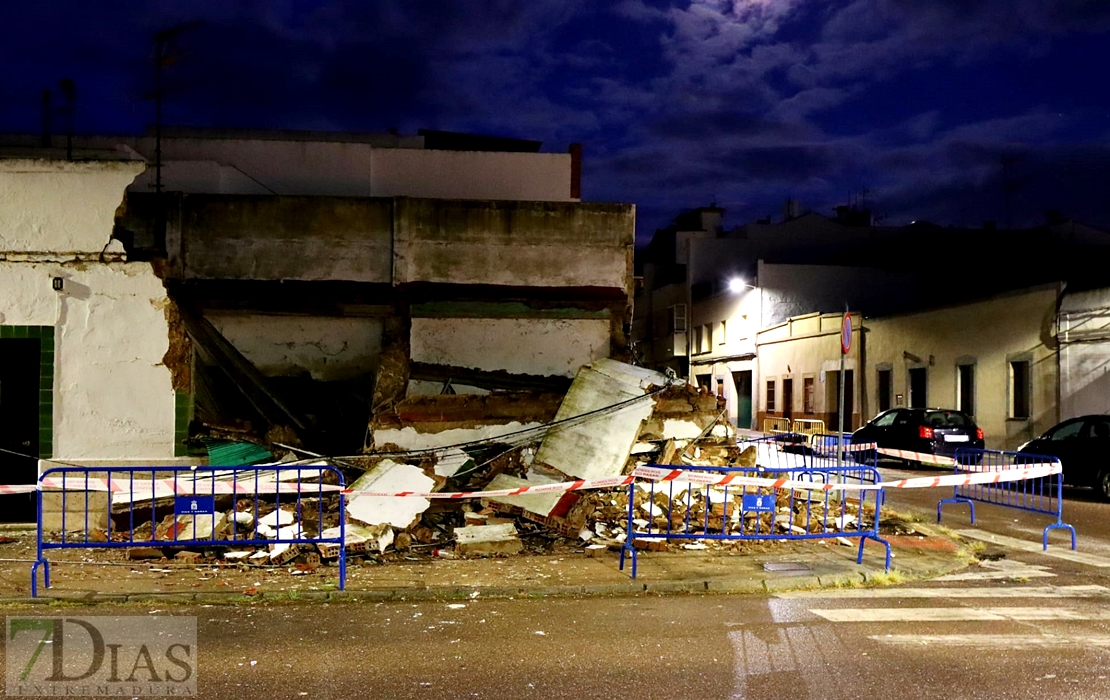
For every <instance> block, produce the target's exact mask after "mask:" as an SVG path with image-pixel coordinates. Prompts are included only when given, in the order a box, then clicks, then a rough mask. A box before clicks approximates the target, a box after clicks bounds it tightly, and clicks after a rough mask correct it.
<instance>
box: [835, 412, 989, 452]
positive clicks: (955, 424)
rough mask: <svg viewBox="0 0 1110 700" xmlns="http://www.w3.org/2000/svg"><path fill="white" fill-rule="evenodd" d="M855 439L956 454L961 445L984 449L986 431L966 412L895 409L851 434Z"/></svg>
mask: <svg viewBox="0 0 1110 700" xmlns="http://www.w3.org/2000/svg"><path fill="white" fill-rule="evenodd" d="M852 442H853V443H861V442H874V443H876V444H878V446H879V447H887V448H890V449H895V450H909V451H911V452H924V453H927V454H934V455H943V456H946V457H954V456H955V454H956V450H958V449H960V448H961V447H975V448H979V449H982V448H983V431H982V429H981V428H979V426H977V425H975V420H974V419H973V418H972V417H971V416H969V415H967V414H966V413H964V412H963V411H954V410H951V409H947V408H892V409H890V410H889V411H883V412H882V413H880V414H879V415H877V416H875V417H874V418H872V419H871V420H870V421H868V423H867V424H866V425H864V426H863V427H862V428H860V429H859V430H857V431H856V432H854V433H852Z"/></svg>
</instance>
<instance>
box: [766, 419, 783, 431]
mask: <svg viewBox="0 0 1110 700" xmlns="http://www.w3.org/2000/svg"><path fill="white" fill-rule="evenodd" d="M763 432H765V433H789V432H790V419H789V418H764V419H763Z"/></svg>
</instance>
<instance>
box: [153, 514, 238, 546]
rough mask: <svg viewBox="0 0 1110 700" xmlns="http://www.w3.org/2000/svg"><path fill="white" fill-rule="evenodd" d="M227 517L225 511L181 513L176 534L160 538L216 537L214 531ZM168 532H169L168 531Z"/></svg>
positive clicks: (203, 538) (201, 538)
mask: <svg viewBox="0 0 1110 700" xmlns="http://www.w3.org/2000/svg"><path fill="white" fill-rule="evenodd" d="M226 517H227V515H226V514H224V513H220V512H217V513H214V514H211V515H209V514H202V515H181V516H178V518H177V528H176V530H175V533H176V536H170V537H166V538H159V539H177V540H208V539H214V538H213V536H212V535H213V532H215V530H216V529H217V528H218V527H220V526H221V525H223V523H224V519H225V518H226ZM167 534H168V533H167Z"/></svg>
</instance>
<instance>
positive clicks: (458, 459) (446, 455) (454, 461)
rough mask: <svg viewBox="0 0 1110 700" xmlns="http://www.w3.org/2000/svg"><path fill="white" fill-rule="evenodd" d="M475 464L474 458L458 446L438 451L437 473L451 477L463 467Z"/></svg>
mask: <svg viewBox="0 0 1110 700" xmlns="http://www.w3.org/2000/svg"><path fill="white" fill-rule="evenodd" d="M473 466H474V458H473V457H471V456H470V455H468V454H467V453H465V452H463V451H462V450H460V449H458V448H454V449H450V450H444V451H443V452H437V453H436V466H435V473H436V475H437V476H442V477H446V478H450V477H452V476H455V474H457V473H459V472H460V471H462V470H463V469H467V468H470V467H473Z"/></svg>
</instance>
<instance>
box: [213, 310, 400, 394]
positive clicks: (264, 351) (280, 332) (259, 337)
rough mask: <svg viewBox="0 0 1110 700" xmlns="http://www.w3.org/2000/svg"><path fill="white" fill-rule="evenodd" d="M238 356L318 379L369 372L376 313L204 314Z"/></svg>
mask: <svg viewBox="0 0 1110 700" xmlns="http://www.w3.org/2000/svg"><path fill="white" fill-rule="evenodd" d="M205 316H206V318H207V319H208V320H209V321H211V322H212V325H213V326H215V327H216V328H217V329H218V330H219V331H220V333H222V334H223V336H224V337H225V338H227V339H228V341H230V342H231V344H232V345H234V346H235V347H236V349H238V350H239V352H241V353H243V356H244V357H246V358H247V359H248V360H250V361H251V362H252V363H254V366H255V367H257V368H258V370H259V371H260V372H262V373H263V374H265V375H267V376H271V377H274V376H279V377H280V376H297V375H300V374H302V373H303V372H305V371H307V372H309V373H310V374H311V375H312V378H313V379H316V380H319V381H338V380H343V379H354V378H357V377H360V376H362V375H364V374H367V373H368V372H373V371H374V370H375V369H376V368H377V365H378V357H379V355H380V354H381V350H382V321H381V319H377V318H330V317H319V316H274V315H267V314H245V313H222V312H221V313H215V312H209V313H207V314H205Z"/></svg>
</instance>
